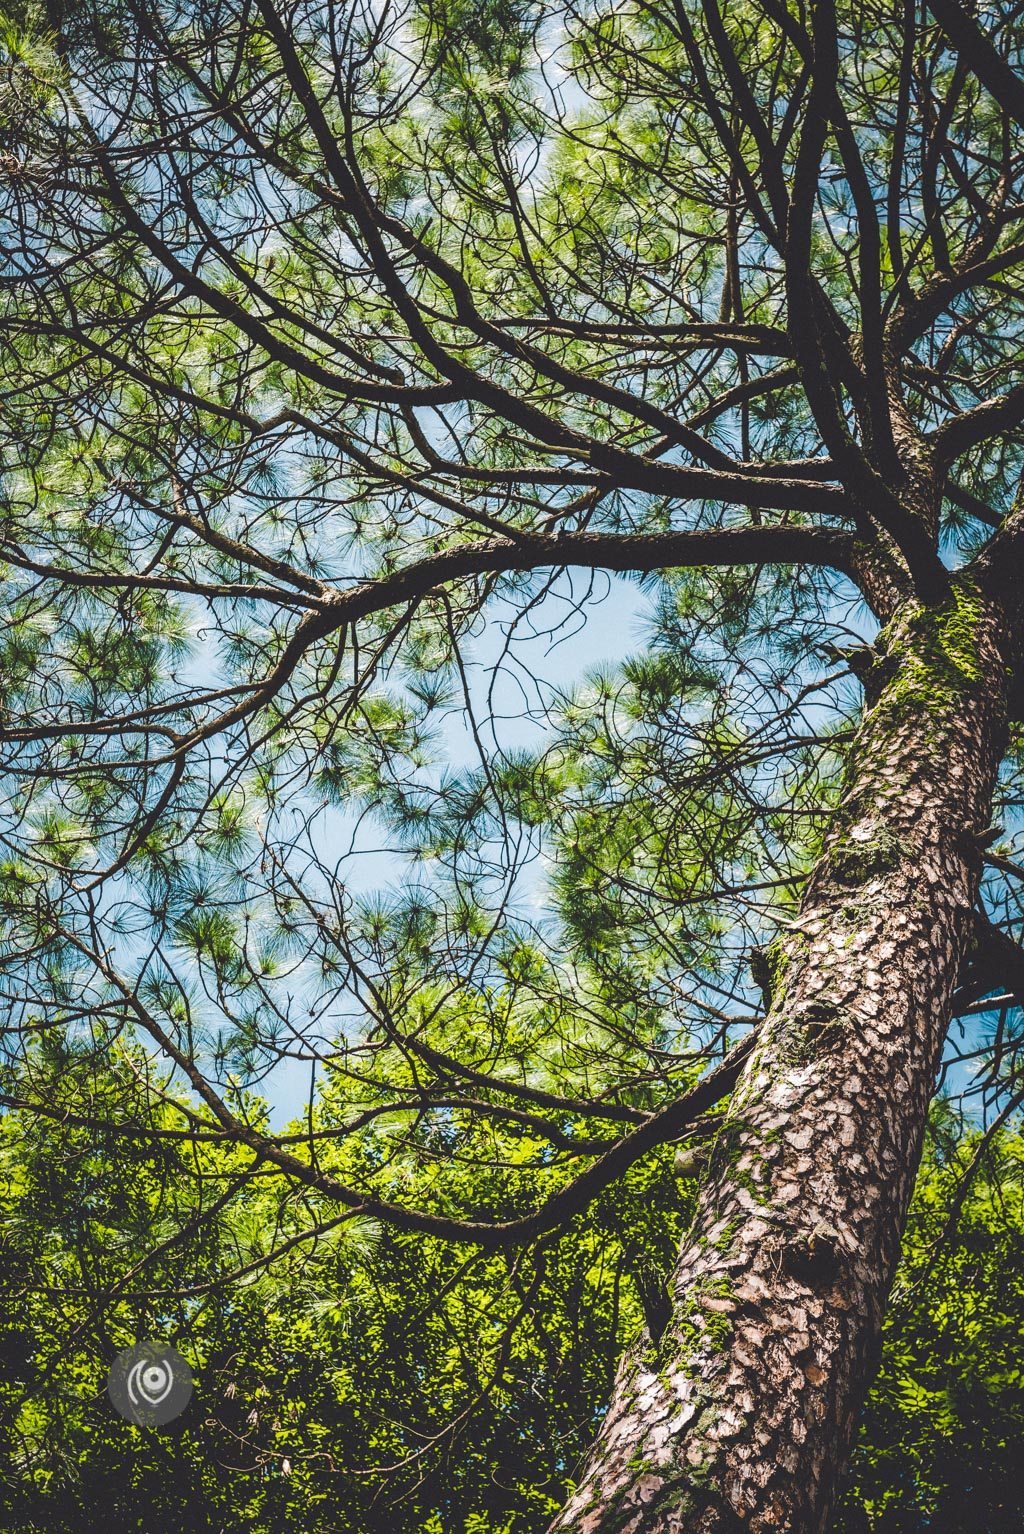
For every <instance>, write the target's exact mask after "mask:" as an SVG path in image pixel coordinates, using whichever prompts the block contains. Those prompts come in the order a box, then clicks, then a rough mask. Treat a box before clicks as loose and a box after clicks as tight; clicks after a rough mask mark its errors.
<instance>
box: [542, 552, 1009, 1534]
mask: <svg viewBox="0 0 1024 1534" xmlns="http://www.w3.org/2000/svg"><path fill="white" fill-rule="evenodd" d="M873 670H874V682H875V686H874V687H870V686H869V688H868V696H869V697H871V696H873V697H874V701H873V703H872V704H871V705H870V706H869V707H868V709H867V711H866V713H865V716H864V718H863V721H862V725H861V728H860V731H859V735H858V738H857V741H856V744H855V746H854V749H853V752H852V756H851V760H850V764H849V768H848V772H847V778H846V782H845V791H844V795H843V798H842V801H841V804H840V806H839V810H838V813H837V815H836V816H835V820H834V823H833V826H832V828H831V831H830V834H829V838H828V841H827V844H826V846H825V848H824V851H823V855H822V858H821V861H820V863H819V865H818V866H817V868H816V870H815V872H814V874H813V876H812V878H811V879H810V881H809V885H808V888H807V891H806V894H805V898H804V901H803V904H802V908H801V912H800V915H799V918H798V920H797V921H796V922H794V924H793V925H792V928H791V929H790V930H789V931H788V932H787V934H786V936H785V938H784V940H782V941H781V942H779V943H777V944H776V945H775V946H774V949H773V951H772V953H771V956H770V957H771V965H770V968H771V971H772V1001H771V1007H770V1010H769V1014H768V1017H767V1019H766V1023H765V1026H764V1030H763V1038H762V1039H761V1041H760V1043H759V1045H758V1048H757V1050H756V1051H755V1054H754V1056H753V1057H752V1059H751V1062H750V1064H749V1065H748V1067H747V1070H746V1072H745V1073H744V1076H743V1078H742V1079H741V1081H740V1083H739V1085H738V1088H737V1090H736V1093H735V1095H734V1098H733V1100H732V1103H731V1105H730V1108H729V1111H728V1113H727V1114H726V1116H725V1117H724V1119H723V1124H722V1128H721V1131H720V1133H719V1134H718V1137H717V1140H716V1143H715V1146H714V1150H713V1153H712V1156H711V1160H710V1164H709V1167H708V1170H707V1173H706V1175H705V1177H704V1180H703V1183H702V1186H701V1189H700V1192H699V1199H698V1208H697V1214H696V1217H695V1220H694V1223H693V1225H692V1227H691V1229H690V1230H689V1232H688V1233H687V1235H686V1237H685V1238H684V1241H683V1244H682V1249H681V1252H680V1255H679V1261H678V1266H677V1268H676V1271H675V1274H674V1277H673V1284H672V1288H673V1309H672V1314H671V1319H670V1320H669V1322H668V1324H667V1326H666V1328H665V1330H664V1332H663V1333H662V1334H661V1336H660V1337H658V1338H652V1337H649V1336H645V1337H644V1338H643V1339H641V1341H640V1342H639V1343H638V1344H637V1345H636V1346H635V1347H634V1348H633V1349H632V1350H631V1351H630V1352H629V1353H628V1354H627V1355H626V1357H625V1359H624V1360H623V1363H622V1365H621V1367H620V1370H619V1374H618V1377H617V1381H616V1385H615V1389H614V1393H613V1398H612V1401H611V1405H610V1408H609V1411H608V1415H607V1418H606V1420H605V1423H604V1426H603V1428H602V1431H601V1434H600V1437H599V1440H598V1442H597V1443H596V1445H595V1446H594V1449H593V1450H592V1452H591V1455H590V1457H589V1459H588V1461H587V1463H586V1465H585V1467H584V1469H583V1472H582V1474H581V1477H580V1481H579V1485H578V1488H577V1490H576V1491H575V1493H574V1495H573V1496H572V1497H571V1499H570V1500H569V1502H568V1503H567V1505H566V1507H565V1508H564V1509H563V1511H562V1513H561V1514H560V1515H559V1516H558V1518H556V1520H555V1522H554V1524H553V1525H552V1531H555V1530H557V1531H559V1534H569V1531H571V1534H612V1531H615V1534H684V1531H685V1534H712V1531H713V1534H722V1531H735V1530H744V1531H749V1534H768V1531H782V1530H786V1531H793V1534H818V1531H821V1530H823V1529H824V1528H826V1527H827V1522H828V1518H829V1513H830V1510H831V1507H832V1503H833V1498H834V1492H835V1486H836V1482H837V1479H838V1475H839V1473H840V1472H841V1470H842V1468H843V1466H844V1464H845V1461H846V1457H847V1454H848V1450H849V1445H850V1441H851V1438H852V1434H853V1430H854V1426H855V1422H856V1417H857V1412H858V1409H859V1406H860V1404H861V1400H862V1397H863V1394H864V1391H865V1389H866V1387H867V1384H868V1383H869V1381H870V1377H871V1373H872V1369H873V1366H874V1356H875V1351H876V1348H877V1342H878V1338H879V1334H880V1329H881V1321H882V1316H883V1311H884V1307H885V1303H886V1299H887V1295H888V1290H889V1286H890V1284H891V1281H892V1276H893V1272H894V1268H895V1265H896V1262H897V1259H898V1255H899V1245H900V1237H901V1233H902V1229H903V1225H904V1221H905V1218H906V1211H907V1206H908V1203H909V1199H910V1195H911V1191H912V1187H913V1182H914V1176H915V1172H916V1169H917V1165H918V1160H919V1157H920V1151H921V1143H922V1137H923V1130H924V1124H925V1120H926V1115H927V1109H928V1104H929V1100H930V1098H931V1095H932V1092H933V1089H934V1084H935V1078H936V1072H937V1068H938V1065H939V1062H940V1057H941V1052H942V1046H943V1040H944V1037H945V1033H946V1028H947V1026H948V1017H949V1007H950V999H951V995H952V991H953V988H954V985H955V983H956V978H957V973H958V970H959V968H960V964H961V961H962V958H963V955H964V953H965V950H966V947H967V945H968V943H969V940H970V931H971V923H972V907H973V905H974V901H975V896H976V891H977V881H978V876H979V870H980V864H981V858H980V853H979V850H978V845H977V837H978V834H979V833H980V832H981V831H982V830H983V829H984V828H985V827H986V826H987V825H988V822H989V813H990V804H991V796H992V789H993V784H994V779H995V774H996V771H997V767H998V762H999V757H1000V755H1001V752H1002V749H1003V738H1004V730H1005V718H1004V716H1005V702H1004V695H1005V692H1006V676H1007V642H1006V617H1005V612H1003V611H1001V610H1000V609H999V607H998V604H996V603H995V602H994V601H992V600H991V599H989V598H986V597H984V596H982V594H981V592H980V590H979V589H978V588H977V587H976V586H974V585H972V584H969V583H967V582H966V581H960V582H958V583H957V584H956V585H955V588H954V592H953V595H952V596H951V598H950V599H949V600H948V601H946V602H945V603H944V604H942V606H941V607H939V608H929V609H923V608H921V607H920V606H918V605H917V604H916V603H909V604H904V606H903V607H902V609H901V610H900V611H899V612H898V613H897V614H896V616H895V617H894V618H893V620H892V621H891V622H890V624H889V625H888V627H887V629H886V630H884V631H883V634H882V636H881V638H880V640H879V642H878V645H877V648H876V661H875V665H874V668H873Z"/></svg>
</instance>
